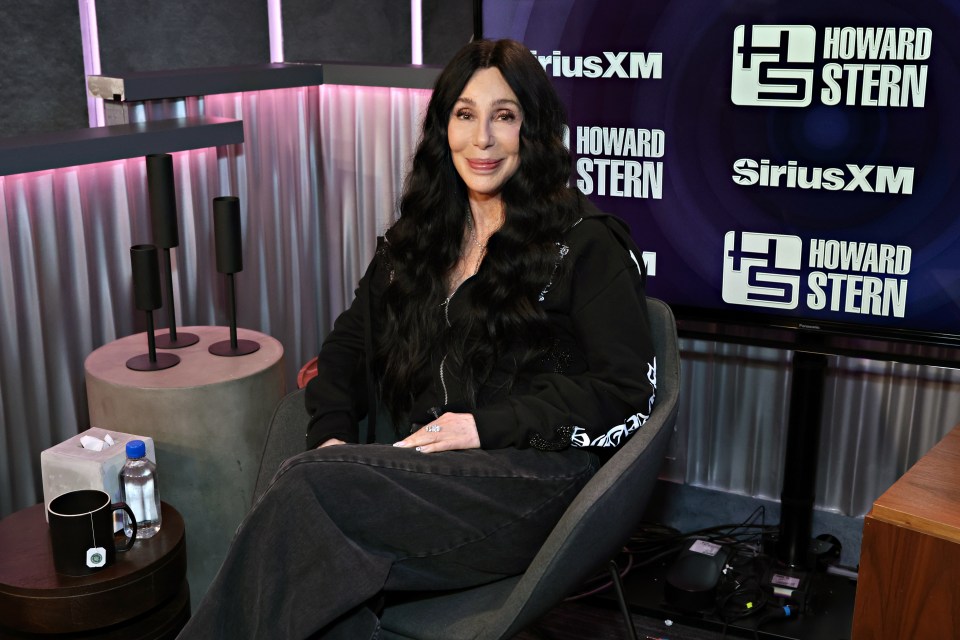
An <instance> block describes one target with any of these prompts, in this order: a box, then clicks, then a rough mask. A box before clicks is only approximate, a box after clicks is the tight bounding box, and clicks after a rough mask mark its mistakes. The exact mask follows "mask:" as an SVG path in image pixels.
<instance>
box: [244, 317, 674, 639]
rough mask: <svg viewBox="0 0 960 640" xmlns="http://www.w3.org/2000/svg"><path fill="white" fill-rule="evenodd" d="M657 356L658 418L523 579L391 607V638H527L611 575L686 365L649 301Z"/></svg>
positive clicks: (387, 612) (648, 483) (281, 446)
mask: <svg viewBox="0 0 960 640" xmlns="http://www.w3.org/2000/svg"><path fill="white" fill-rule="evenodd" d="M647 308H648V311H649V317H650V324H651V330H652V332H653V342H654V348H655V351H656V356H657V399H656V403H655V405H654V410H653V415H652V416H651V417H650V419H649V420H648V421H647V423H646V424H644V425H643V427H641V428H640V430H639V431H637V432H636V433H635V434H633V436H631V438H630V440H629V441H628V442H627V444H626V445H625V446H624V447H623V448H622V449H620V450H619V451H618V452H617V453H616V455H614V456H613V458H611V459H610V460H609V461H608V462H607V463H606V464H605V465H604V466H603V467H601V469H600V471H598V472H597V474H596V475H595V476H594V477H593V478H592V479H591V480H590V482H589V483H587V485H586V486H585V487H584V488H583V490H582V491H581V492H580V494H579V495H578V496H577V497H576V498H575V499H574V501H573V502H572V503H571V504H570V506H569V507H568V508H567V511H566V513H565V514H564V515H563V517H562V518H561V519H560V521H559V522H558V523H557V525H556V527H555V528H554V530H553V532H552V533H551V534H550V536H549V537H548V538H547V540H546V542H545V543H544V545H543V547H542V548H541V549H540V552H539V553H538V554H537V556H536V557H535V558H534V559H533V561H532V562H531V564H530V566H529V568H528V569H527V570H526V572H524V573H523V574H522V575H519V576H514V577H510V578H505V579H502V580H498V581H496V582H492V583H490V584H486V585H482V586H479V587H474V588H471V589H465V590H462V591H457V592H438V593H428V594H418V595H416V596H415V597H404V598H403V599H402V601H398V602H392V603H391V600H390V599H388V600H387V606H386V608H385V609H384V612H383V615H382V617H381V625H382V630H381V637H382V638H385V639H391V640H497V639H507V638H511V637H512V636H514V635H516V634H517V633H519V632H520V631H521V630H523V629H524V628H525V627H527V626H529V625H530V624H531V623H533V622H534V621H535V620H536V619H537V618H539V617H540V616H542V615H543V614H545V613H546V612H547V611H549V610H550V609H551V608H552V607H554V606H555V605H556V604H558V603H559V602H560V601H561V600H562V599H563V598H565V597H567V596H569V595H570V594H572V593H573V592H574V591H576V589H577V587H579V586H580V585H581V584H582V583H583V582H584V580H586V579H587V578H588V577H590V576H591V575H593V574H595V573H597V572H598V571H599V570H603V569H604V566H605V563H607V562H608V561H609V560H610V559H611V558H613V557H614V556H615V555H616V554H617V552H618V551H619V549H620V548H621V546H622V545H623V544H624V542H626V540H627V539H628V538H629V536H630V534H631V533H633V531H634V529H635V528H636V526H637V524H638V522H639V521H640V518H641V516H642V514H643V511H644V508H645V507H646V504H647V501H648V499H649V497H650V493H651V491H652V489H653V486H654V484H655V481H656V479H657V474H658V472H659V470H660V467H661V463H662V461H663V457H664V453H665V451H666V448H667V444H668V442H669V440H670V437H671V434H672V432H673V428H674V424H675V422H676V417H677V399H678V396H679V383H680V358H679V350H678V347H677V332H676V323H675V321H674V318H673V313H672V312H671V311H670V308H669V307H668V306H667V305H666V304H664V303H663V302H662V301H660V300H656V299H652V298H649V299H648V300H647ZM306 422H307V415H306V410H305V409H304V401H303V391H302V390H300V391H295V392H293V393H291V394H289V395H288V396H287V397H286V398H284V399H283V400H282V401H281V403H280V405H279V406H278V408H277V410H276V413H275V414H274V417H273V420H272V421H271V424H270V429H269V432H268V434H267V442H266V447H265V449H264V455H263V459H262V462H261V467H260V473H259V476H258V478H257V486H256V496H259V495H260V493H262V492H263V490H264V489H266V487H267V486H268V485H269V482H270V479H271V478H272V477H273V474H274V472H275V471H276V470H277V468H278V467H279V466H280V463H281V462H282V461H283V460H285V459H286V458H288V457H290V456H292V455H295V454H297V453H299V452H300V451H302V449H303V433H304V427H305V425H306Z"/></svg>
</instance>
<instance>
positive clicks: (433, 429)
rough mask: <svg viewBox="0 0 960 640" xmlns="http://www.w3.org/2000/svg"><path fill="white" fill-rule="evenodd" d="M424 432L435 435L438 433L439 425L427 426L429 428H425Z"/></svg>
mask: <svg viewBox="0 0 960 640" xmlns="http://www.w3.org/2000/svg"><path fill="white" fill-rule="evenodd" d="M426 430H427V432H429V433H437V432H439V431H440V425H438V424H435V425H432V426H429V427H427V429H426Z"/></svg>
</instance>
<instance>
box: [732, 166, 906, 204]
mask: <svg viewBox="0 0 960 640" xmlns="http://www.w3.org/2000/svg"><path fill="white" fill-rule="evenodd" d="M913 174H914V168H913V167H892V166H885V165H872V164H866V165H862V166H861V165H856V164H847V165H844V167H843V168H841V167H827V168H824V167H805V166H801V165H800V164H798V163H797V161H796V160H789V161H788V162H787V164H773V163H771V162H770V161H769V160H760V161H757V160H753V159H751V158H740V159H739V160H736V161H734V163H733V176H731V177H732V178H733V181H734V182H736V183H737V184H739V185H740V186H744V187H750V186H761V187H787V188H789V189H824V190H826V191H864V192H866V193H902V194H905V195H910V194H912V193H913Z"/></svg>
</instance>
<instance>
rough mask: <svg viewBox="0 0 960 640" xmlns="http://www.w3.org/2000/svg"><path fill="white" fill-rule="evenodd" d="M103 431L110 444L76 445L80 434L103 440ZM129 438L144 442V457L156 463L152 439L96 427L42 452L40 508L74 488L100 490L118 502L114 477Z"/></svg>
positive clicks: (117, 488)
mask: <svg viewBox="0 0 960 640" xmlns="http://www.w3.org/2000/svg"><path fill="white" fill-rule="evenodd" d="M107 434H110V437H111V438H113V440H114V444H113V446H110V447H104V448H103V450H102V451H93V450H92V449H84V448H83V446H81V444H80V439H81V438H82V437H83V436H93V437H94V438H99V439H100V440H103V439H104V436H105V435H107ZM130 440H143V442H144V443H145V444H146V445H147V458H149V459H150V460H151V461H153V462H154V463H156V461H157V454H156V451H155V450H154V447H153V438H148V437H145V436H137V435H133V434H130V433H120V432H118V431H107V430H105V429H98V428H96V427H94V428H91V429H87V430H86V431H84V432H83V433H78V434H77V435H75V436H73V437H72V438H70V439H69V440H64V441H63V442H61V443H60V444H58V445H55V446H53V447H50V448H49V449H47V450H46V451H42V452H41V453H40V471H41V473H42V475H43V504H44V507H47V506H48V505H49V504H50V501H51V500H53V499H54V498H56V497H57V496H59V495H60V494H62V493H66V492H67V491H75V490H77V489H102V490H104V491H106V492H107V493H108V494H109V495H110V499H111V500H113V501H114V502H118V501H119V500H120V482H119V480H118V479H117V476H118V475H119V473H120V468H121V467H122V466H123V463H124V462H126V461H127V442H129V441H130ZM44 513H46V509H44ZM117 515H119V514H117Z"/></svg>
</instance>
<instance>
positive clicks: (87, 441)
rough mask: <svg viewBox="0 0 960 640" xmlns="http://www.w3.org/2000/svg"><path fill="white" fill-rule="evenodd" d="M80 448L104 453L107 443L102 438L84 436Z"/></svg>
mask: <svg viewBox="0 0 960 640" xmlns="http://www.w3.org/2000/svg"><path fill="white" fill-rule="evenodd" d="M80 446H81V447H83V448H84V449H90V450H91V451H103V448H104V447H106V446H107V443H106V442H104V441H103V440H101V439H100V438H94V437H93V436H83V437H81V438H80Z"/></svg>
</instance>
